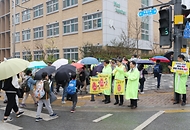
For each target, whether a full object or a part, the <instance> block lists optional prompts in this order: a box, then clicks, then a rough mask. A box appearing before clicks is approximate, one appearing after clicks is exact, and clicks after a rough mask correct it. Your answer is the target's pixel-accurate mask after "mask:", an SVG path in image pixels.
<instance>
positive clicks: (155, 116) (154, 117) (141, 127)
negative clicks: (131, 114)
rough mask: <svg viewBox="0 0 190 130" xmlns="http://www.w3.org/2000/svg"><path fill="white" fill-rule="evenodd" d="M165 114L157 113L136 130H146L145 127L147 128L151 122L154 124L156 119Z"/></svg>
mask: <svg viewBox="0 0 190 130" xmlns="http://www.w3.org/2000/svg"><path fill="white" fill-rule="evenodd" d="M163 113H164V111H159V112H157V113H156V114H154V115H153V116H151V117H150V118H148V119H147V120H146V121H145V122H143V123H142V124H141V125H139V126H138V127H136V128H135V129H134V130H142V129H144V128H145V127H147V126H148V125H149V124H150V123H151V122H153V121H154V120H155V119H156V118H158V117H159V116H160V115H162V114H163Z"/></svg>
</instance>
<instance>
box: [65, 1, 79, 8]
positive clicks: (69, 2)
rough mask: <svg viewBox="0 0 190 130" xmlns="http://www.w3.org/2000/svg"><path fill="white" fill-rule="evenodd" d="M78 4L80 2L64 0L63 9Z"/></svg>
mask: <svg viewBox="0 0 190 130" xmlns="http://www.w3.org/2000/svg"><path fill="white" fill-rule="evenodd" d="M77 4H78V0H63V8H67V7H71V6H74V5H77Z"/></svg>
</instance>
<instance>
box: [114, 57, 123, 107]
mask: <svg viewBox="0 0 190 130" xmlns="http://www.w3.org/2000/svg"><path fill="white" fill-rule="evenodd" d="M124 70H126V69H125V66H124V65H122V59H117V66H116V68H115V69H114V70H113V75H114V76H115V80H123V79H125V74H124ZM114 87H116V86H115V83H114ZM121 87H124V88H125V85H124V86H121ZM123 95H124V94H123ZM123 95H115V103H114V105H117V104H119V106H122V105H123ZM119 97H120V103H119Z"/></svg>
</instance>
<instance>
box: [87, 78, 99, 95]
mask: <svg viewBox="0 0 190 130" xmlns="http://www.w3.org/2000/svg"><path fill="white" fill-rule="evenodd" d="M99 93H101V91H100V86H99V78H98V77H92V78H90V94H99Z"/></svg>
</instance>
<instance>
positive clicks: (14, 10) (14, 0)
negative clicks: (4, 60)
mask: <svg viewBox="0 0 190 130" xmlns="http://www.w3.org/2000/svg"><path fill="white" fill-rule="evenodd" d="M13 2H14V4H13V36H12V38H13V43H12V45H13V51H12V57H14V58H15V43H16V39H15V34H16V25H15V22H16V0H13Z"/></svg>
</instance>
